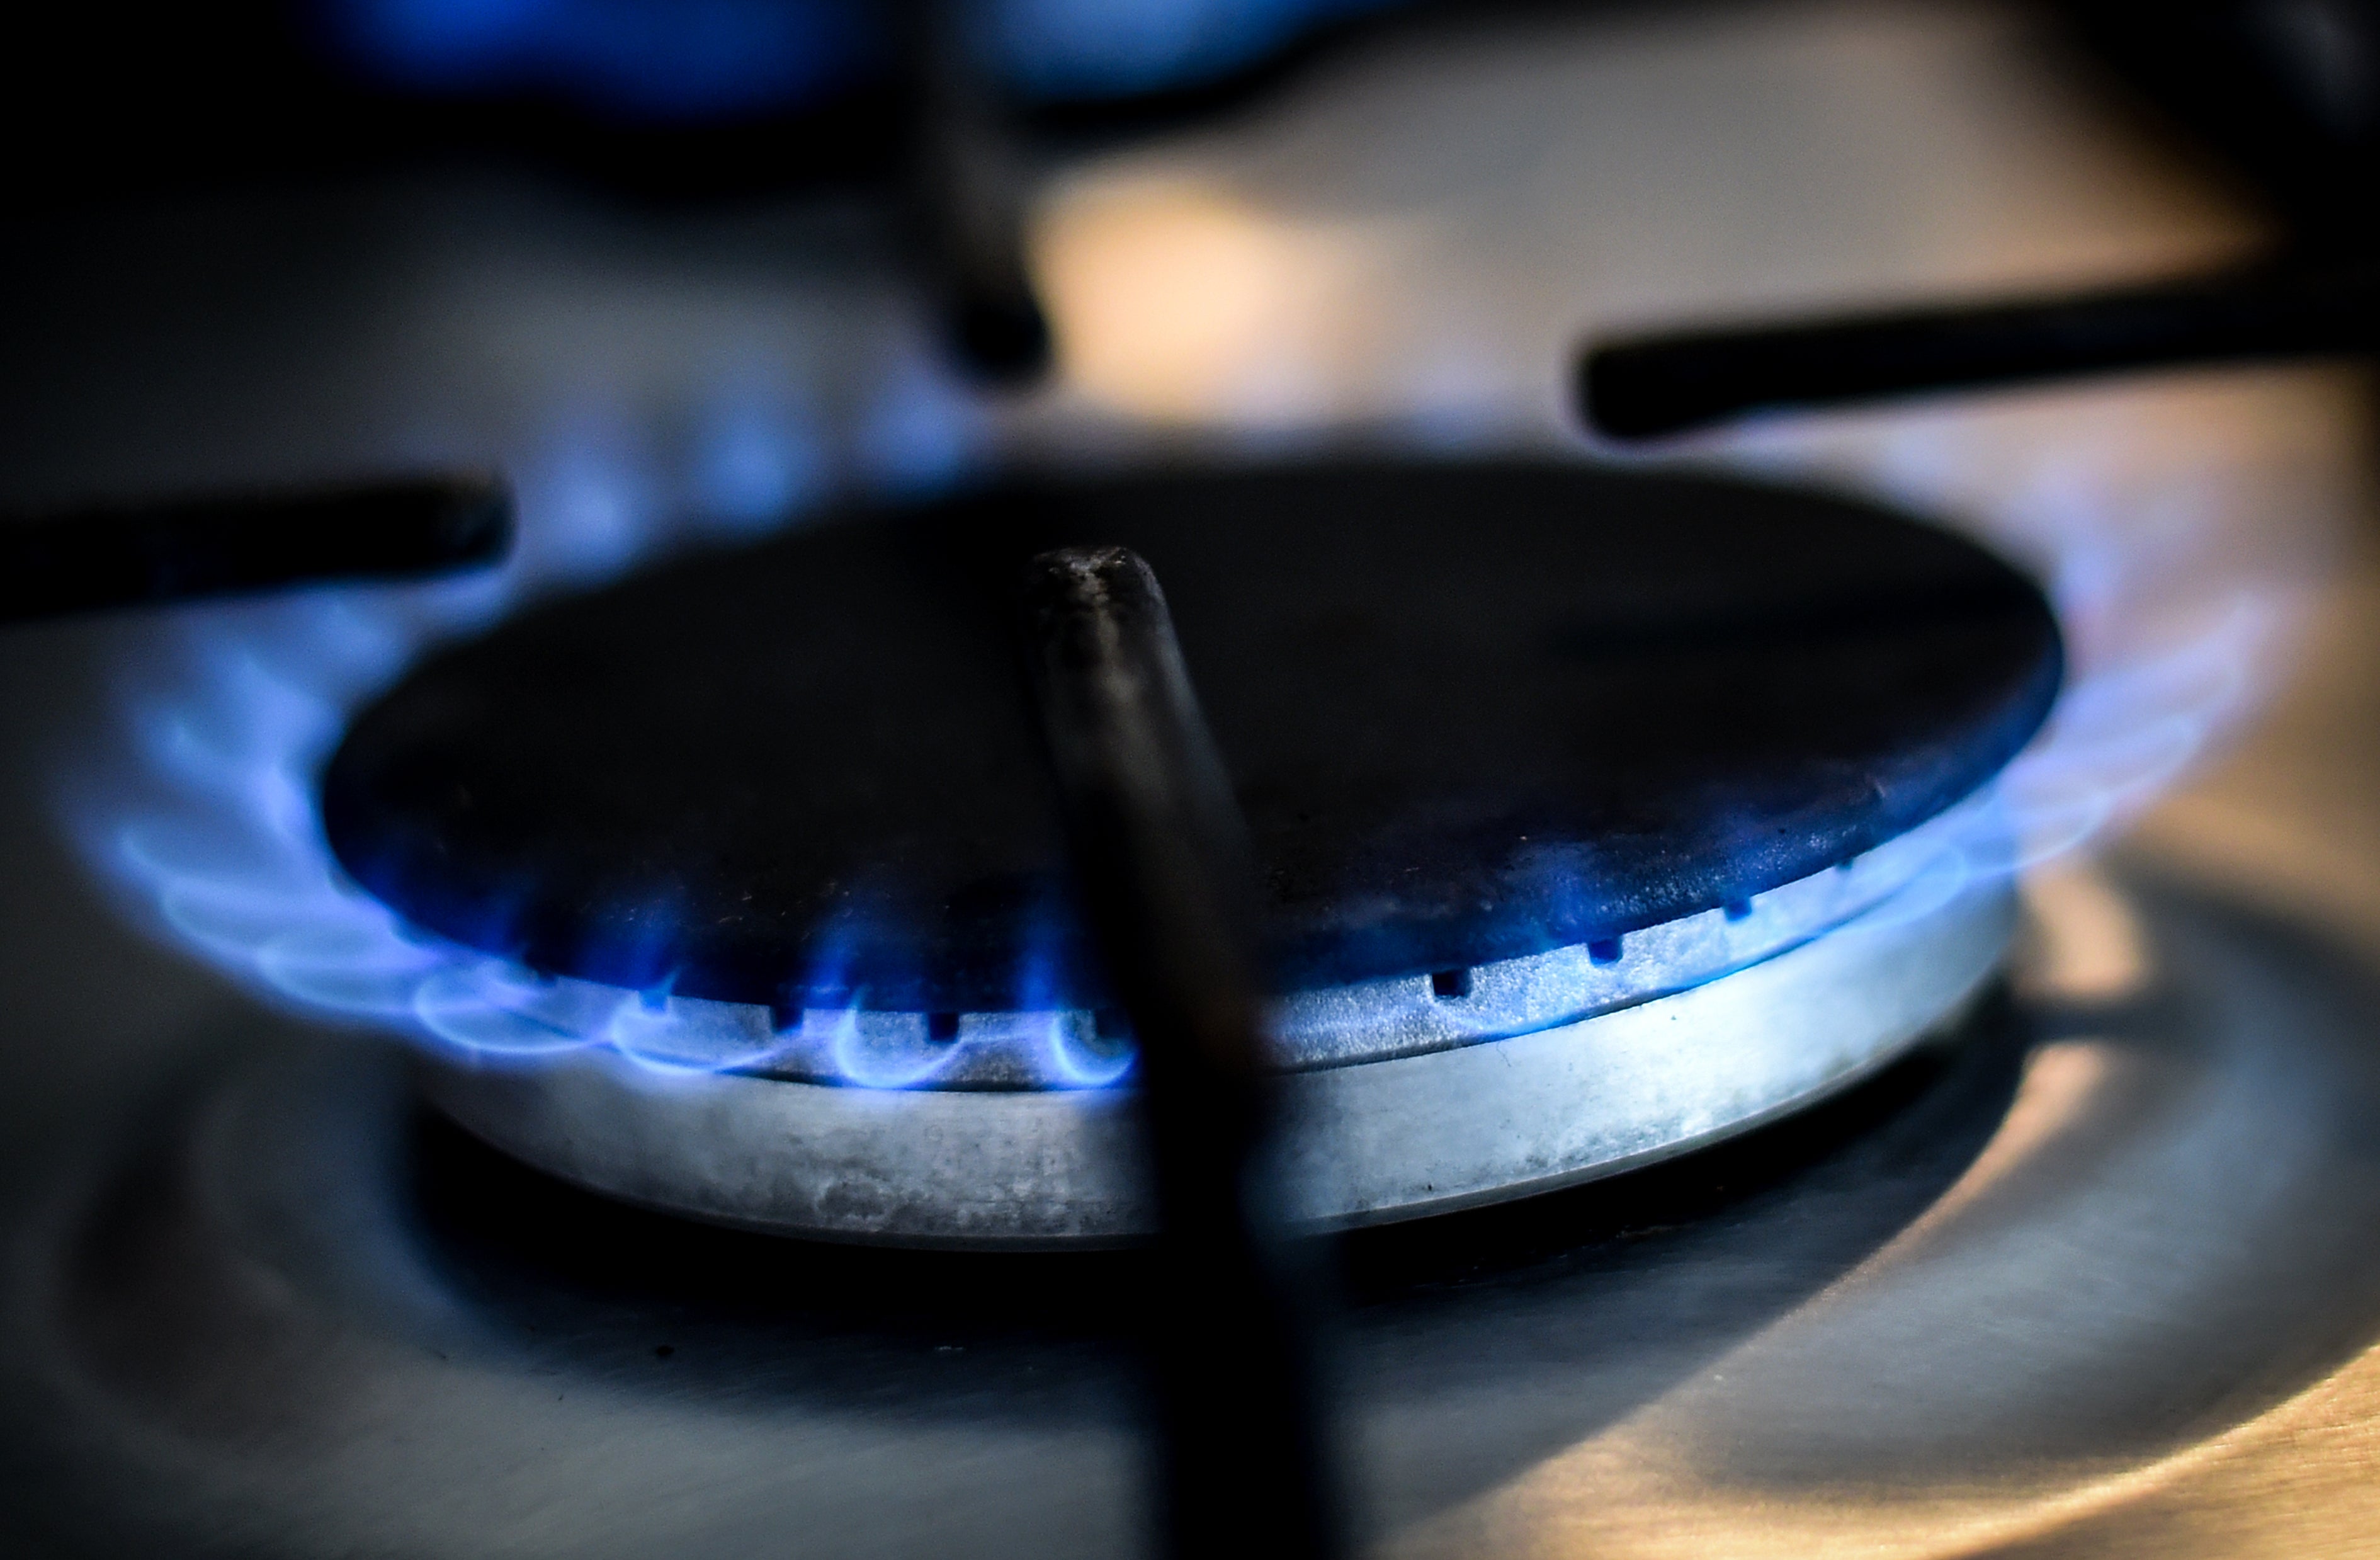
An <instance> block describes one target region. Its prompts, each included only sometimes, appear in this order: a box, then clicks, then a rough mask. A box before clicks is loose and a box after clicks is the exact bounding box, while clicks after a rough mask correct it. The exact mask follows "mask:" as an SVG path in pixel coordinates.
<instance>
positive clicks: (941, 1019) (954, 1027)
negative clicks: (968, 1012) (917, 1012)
mask: <svg viewBox="0 0 2380 1560" xmlns="http://www.w3.org/2000/svg"><path fill="white" fill-rule="evenodd" d="M958 1037H959V1016H958V1015H957V1014H955V1013H929V1014H927V1015H926V1038H927V1039H928V1040H930V1041H932V1042H934V1043H935V1044H936V1045H948V1044H950V1043H951V1042H953V1041H955V1040H957V1039H958Z"/></svg>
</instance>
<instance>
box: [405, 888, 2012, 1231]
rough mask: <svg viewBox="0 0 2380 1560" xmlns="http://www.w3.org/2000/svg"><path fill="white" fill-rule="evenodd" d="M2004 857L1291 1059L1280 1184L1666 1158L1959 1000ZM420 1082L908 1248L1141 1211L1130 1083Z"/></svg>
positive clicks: (1363, 1204)
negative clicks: (1353, 1056) (1743, 940)
mask: <svg viewBox="0 0 2380 1560" xmlns="http://www.w3.org/2000/svg"><path fill="white" fill-rule="evenodd" d="M2015 916H2016V897H2015V893H2014V889H2013V887H2012V885H2011V884H2010V882H2009V881H2008V880H2007V879H2006V878H2005V877H2001V876H1998V875H1997V874H1995V875H1994V876H1992V877H1990V878H1989V879H1977V880H1970V881H1967V882H1964V883H1959V884H1950V885H1946V884H1944V883H1943V882H1942V881H1941V880H1940V878H1939V877H1938V876H1928V877H1925V878H1921V879H1920V880H1919V881H1917V882H1915V883H1913V884H1910V885H1909V886H1908V887H1906V888H1904V889H1902V890H1901V891H1900V892H1899V893H1897V894H1895V895H1893V896H1890V897H1889V898H1888V899H1886V900H1884V901H1883V902H1882V903H1879V904H1877V905H1876V907H1874V908H1871V909H1869V910H1868V911H1866V912H1865V913H1864V914H1862V915H1860V916H1858V917H1856V918H1854V919H1853V920H1851V921H1849V922H1847V923H1845V924H1844V925H1842V926H1840V927H1839V928H1838V929H1837V930H1835V931H1834V932H1830V933H1828V934H1827V935H1825V936H1822V937H1818V938H1815V939H1813V940H1812V941H1809V942H1806V943H1803V944H1802V945H1799V946H1796V947H1793V948H1791V949H1789V950H1787V951H1785V952H1783V953H1780V954H1778V955H1777V956H1775V957H1771V958H1768V959H1766V960H1763V961H1762V962H1760V963H1758V964H1755V965H1753V966H1752V967H1750V968H1748V969H1740V970H1737V971H1736V972H1735V973H1733V974H1730V975H1726V976H1723V977H1721V978H1719V979H1718V980H1714V981H1707V982H1706V983H1705V984H1703V985H1699V986H1696V987H1694V988H1693V989H1691V990H1688V991H1683V992H1679V993H1675V994H1672V995H1670V996H1665V997H1660V998H1658V999H1656V1000H1654V1001H1649V1002H1644V1003H1639V1004H1637V1005H1634V1006H1631V1007H1624V1008H1621V1009H1618V1010H1616V1011H1612V1012H1606V1013H1600V1014H1597V1015H1596V1016H1594V1017H1592V1018H1585V1019H1584V1020H1581V1021H1579V1022H1576V1023H1572V1024H1566V1025H1561V1026H1559V1027H1556V1028H1551V1029H1546V1030H1537V1031H1535V1032H1532V1033H1528V1034H1523V1035H1516V1036H1513V1037H1512V1038H1510V1039H1506V1040H1500V1041H1492V1042H1486V1043H1481V1044H1474V1045H1468V1046H1463V1047H1459V1048H1456V1049H1451V1050H1442V1051H1434V1052H1430V1053H1427V1054H1419V1055H1407V1056H1401V1057H1397V1058H1395V1059H1392V1060H1388V1061H1376V1062H1363V1063H1357V1064H1353V1065H1349V1066H1336V1067H1323V1068H1319V1069H1316V1070H1310V1071H1305V1072H1300V1073H1297V1074H1294V1075H1293V1076H1292V1077H1291V1078H1290V1079H1288V1080H1287V1093H1288V1095H1289V1097H1290V1099H1291V1101H1292V1102H1293V1105H1294V1107H1295V1110H1296V1120H1295V1126H1294V1129H1293V1132H1292V1134H1291V1138H1290V1159H1291V1163H1290V1164H1289V1165H1287V1166H1286V1167H1285V1174H1284V1182H1285V1184H1286V1185H1287V1186H1288V1187H1289V1188H1291V1194H1292V1196H1293V1200H1294V1206H1295V1210H1296V1216H1297V1218H1298V1219H1299V1221H1300V1222H1302V1223H1304V1224H1306V1225H1312V1226H1316V1227H1330V1226H1342V1225H1363V1224H1374V1223H1384V1222H1388V1221H1390V1220H1396V1219H1406V1218H1413V1217H1415V1216H1418V1215H1422V1214H1427V1213H1440V1212H1446V1211H1451V1210H1453V1209H1457V1208H1463V1207H1467V1206H1472V1205H1475V1204H1479V1203H1485V1202H1492V1201H1497V1200H1502V1199H1507V1198H1512V1197H1519V1196H1524V1195H1527V1194H1529V1193H1533V1192H1538V1191H1547V1190H1551V1189H1553V1188H1558V1187H1562V1186H1567V1185H1571V1184H1573V1183H1575V1182H1579V1181H1585V1180H1590V1179H1593V1178H1595V1177H1597V1176H1608V1175H1611V1174H1613V1173H1615V1172H1617V1171H1621V1170H1624V1169H1629V1168H1632V1167H1633V1166H1635V1165H1638V1164H1646V1163H1649V1162H1651V1161H1654V1160H1658V1159H1662V1158H1666V1157H1668V1156H1670V1155H1672V1154H1676V1153H1680V1152H1684V1151H1686V1150H1688V1149H1692V1148H1694V1147H1697V1146H1700V1145H1702V1144H1705V1143H1708V1142H1711V1141H1714V1140H1718V1139H1720V1138H1724V1137H1727V1136H1729V1135H1730V1134H1733V1133H1737V1132H1741V1131H1743V1130H1746V1129H1747V1128H1750V1127H1755V1126H1757V1125H1759V1124H1761V1123H1763V1122H1765V1121H1767V1120H1770V1119H1772V1118H1774V1117H1776V1116H1779V1115H1783V1114H1785V1113H1787V1112H1789V1111H1791V1110H1793V1109H1796V1108H1798V1107H1800V1106H1803V1105H1805V1104H1808V1103H1812V1102H1814V1101H1815V1100H1816V1099H1818V1098H1821V1097H1823V1096H1825V1095H1827V1094H1829V1093H1831V1092H1833V1091H1838V1090H1840V1089H1842V1088H1844V1087H1845V1086H1847V1085H1849V1084H1850V1083H1852V1082H1853V1081H1855V1080H1857V1079H1860V1078H1862V1077H1864V1076H1866V1075H1867V1074H1869V1073H1871V1072H1873V1071H1875V1070H1876V1068H1878V1067H1880V1066H1883V1065H1885V1064H1886V1063H1887V1062H1888V1061H1890V1060H1891V1059H1892V1058H1894V1057H1895V1056H1897V1055H1900V1054H1902V1053H1903V1052H1905V1051H1907V1050H1908V1049H1909V1048H1911V1047H1912V1046H1913V1045H1914V1044H1915V1043H1916V1042H1918V1041H1920V1040H1921V1039H1923V1038H1925V1036H1926V1035H1928V1034H1930V1033H1933V1032H1936V1031H1937V1030H1940V1029H1942V1028H1944V1027H1945V1026H1946V1025H1948V1024H1949V1023H1950V1022H1952V1021H1953V1020H1955V1019H1956V1018H1958V1017H1959V1016H1960V1015H1961V1013H1963V1011H1964V1010H1965V1008H1966V1006H1967V1005H1968V1004H1969V1003H1970V1002H1971V1001H1972V1000H1973V998H1974V996H1975V995H1976V993H1978V992H1979V991H1980V990H1981V989H1982V988H1983V987H1984V985H1985V983H1986V981H1988V980H1989V979H1990V978H1991V975H1992V973H1993V971H1994V970H1995V969H1997V967H1998V963H1999V960H2000V957H2001V955H2002V954H2003V952H2004V951H2005V949H2006V948H2007V945H2008V942H2009V938H2010V934H2011V932H2012V931H2013V929H2014V925H2015ZM425 1090H426V1091H427V1093H428V1094H429V1096H430V1098H431V1100H432V1101H433V1102H434V1103H437V1104H438V1105H439V1106H440V1107H441V1108H442V1109H443V1110H444V1111H445V1112H446V1113H447V1114H448V1115H452V1116H453V1117H454V1118H455V1120H456V1121H457V1122H459V1123H461V1124H462V1125H463V1126H464V1127H467V1128H468V1129H469V1130H470V1131H472V1132H474V1133H476V1134H478V1135H479V1136H480V1137H481V1138H483V1139H485V1140H487V1141H489V1142H490V1143H492V1144H493V1145H495V1146H496V1147H498V1148H500V1149H502V1150H504V1152H508V1153H511V1154H513V1155H515V1156H516V1157H518V1158H520V1159H523V1160H525V1161H527V1162H528V1163H529V1164H534V1165H536V1166H538V1167H540V1169H543V1170H545V1171H548V1172H550V1173H552V1174H553V1175H556V1176H562V1177H563V1178H565V1179H566V1180H570V1181H574V1182H577V1183H578V1184H580V1185H582V1186H586V1187H589V1188H593V1189H595V1190H597V1191H601V1192H604V1193H607V1194H609V1195H611V1196H613V1197H617V1198H621V1199H623V1200H627V1201H630V1202H637V1203H642V1204H645V1205H648V1206H651V1207H655V1208H660V1209H664V1210H666V1211H668V1212H671V1213H681V1214H689V1215H692V1216H694V1217H698V1218H702V1219H707V1220H711V1221H714V1222H717V1223H721V1224H726V1225H741V1226H745V1227H748V1228H755V1229H762V1230H769V1231H773V1232H777V1233H782V1234H788V1235H802V1236H809V1237H822V1238H827V1239H837V1240H856V1241H872V1242H880V1243H884V1244H890V1245H905V1246H941V1247H951V1246H995V1247H1025V1248H1030V1247H1059V1246H1069V1245H1078V1244H1085V1243H1102V1242H1104V1243H1114V1242H1122V1241H1128V1240H1131V1239H1134V1238H1135V1237H1140V1236H1142V1235H1145V1234H1147V1232H1149V1231H1150V1230H1151V1229H1152V1228H1153V1227H1154V1224H1155V1220H1154V1215H1153V1213H1152V1210H1151V1207H1150V1204H1149V1200H1148V1197H1147V1191H1146V1188H1145V1187H1144V1185H1143V1182H1142V1177H1141V1175H1140V1171H1139V1157H1138V1148H1137V1142H1136V1135H1135V1117H1134V1113H1133V1110H1132V1100H1131V1097H1130V1095H1129V1094H1128V1093H1127V1092H1125V1091H1121V1090H1113V1089H1102V1090H1069V1091H949V1090H879V1089H863V1088H852V1087H838V1086H833V1085H827V1084H819V1083H808V1082H798V1081H791V1080H786V1079H774V1078H765V1077H756V1076H752V1075H748V1074H734V1073H722V1074H691V1075H677V1074H669V1073H663V1072H657V1071H655V1070H653V1069H651V1068H649V1067H645V1066H639V1065H638V1064H637V1063H636V1062H634V1061H632V1060H630V1059H628V1058H626V1057H624V1056H622V1055H621V1054H618V1053H616V1052H612V1051H608V1050H599V1049H589V1050H586V1051H581V1052H576V1053H572V1054H566V1055H564V1056H561V1057H558V1058H551V1059H547V1060H544V1061H542V1062H540V1063H539V1064H537V1065H535V1066H524V1065H522V1064H519V1063H513V1064H509V1065H507V1064H504V1063H503V1062H500V1061H497V1060H494V1059H492V1058H481V1059H480V1060H478V1061H477V1062H470V1061H466V1060H462V1059H459V1058H450V1057H438V1058H434V1059H431V1060H430V1061H428V1062H427V1063H426V1064H425Z"/></svg>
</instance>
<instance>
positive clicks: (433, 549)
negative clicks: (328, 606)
mask: <svg viewBox="0 0 2380 1560" xmlns="http://www.w3.org/2000/svg"><path fill="white" fill-rule="evenodd" d="M512 542H513V499H512V494H511V493H510V492H509V491H508V490H506V488H505V487H504V483H503V482H501V481H497V480H496V479H494V478H492V477H478V476H438V477H413V478H399V479H395V480H391V481H370V482H355V483H348V484H346V485H342V486H337V487H322V488H309V489H290V490H283V491H277V492H263V493H248V494H219V495H216V496H212V497H203V498H190V499H176V500H171V501H167V502H163V503H152V504H135V505H123V506H115V507H111V508H91V509H81V510H70V511H65V512H57V513H51V514H43V515H24V516H15V517H0V623H11V622H17V621H19V620H22V619H26V618H34V617H52V616H56V615H61V614H65V613H72V612H90V611H98V610H101V609H103V608H107V607H121V606H164V605H166V604H168V603H174V602H185V601H195V600H200V599H202V598H205V597H209V596H231V595H247V594H252V593H254V592H257V591H273V590H280V589H284V588H286V587H292V586H297V585H309V584H318V583H322V582H324V581H328V580H358V579H415V578H419V577H422V576H425V575H435V574H444V573H449V572H451V571H454V570H456V569H465V568H474V567H480V566H483V565H487V564H492V563H495V562H496V561H498V560H499V559H501V558H503V557H504V555H505V554H506V553H507V552H509V551H510V550H511V548H512Z"/></svg>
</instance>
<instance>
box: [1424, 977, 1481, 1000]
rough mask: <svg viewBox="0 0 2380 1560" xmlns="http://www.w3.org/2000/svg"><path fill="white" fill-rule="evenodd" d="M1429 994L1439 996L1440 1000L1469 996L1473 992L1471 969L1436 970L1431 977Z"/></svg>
mask: <svg viewBox="0 0 2380 1560" xmlns="http://www.w3.org/2000/svg"><path fill="white" fill-rule="evenodd" d="M1429 994H1430V995H1432V996H1434V997H1436V998H1438V999H1439V1001H1440V1002H1451V1001H1453V1000H1454V999H1455V998H1457V997H1465V996H1469V995H1470V994H1471V971H1470V970H1468V969H1440V970H1438V971H1436V972H1435V973H1433V974H1432V975H1431V976H1430V978H1429Z"/></svg>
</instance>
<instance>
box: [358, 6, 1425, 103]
mask: <svg viewBox="0 0 2380 1560" xmlns="http://www.w3.org/2000/svg"><path fill="white" fill-rule="evenodd" d="M1393 3H1395V0H980V3H978V4H977V5H975V6H971V7H969V12H970V14H969V17H968V19H969V21H970V22H971V23H972V24H973V26H972V30H973V32H974V33H975V34H976V39H977V44H978V46H979V48H980V51H981V53H982V54H983V55H984V56H985V58H986V60H987V61H988V63H989V64H990V66H991V67H992V68H993V69H995V70H996V71H997V72H998V73H999V74H1000V75H1001V76H1002V78H1003V79H1005V80H1007V81H1008V82H1009V83H1010V85H1011V86H1012V87H1013V88H1014V90H1016V91H1019V92H1020V93H1022V94H1024V95H1026V96H1028V97H1034V98H1041V99H1070V98H1071V99H1084V98H1101V97H1115V96H1123V95H1126V94H1130V93H1135V92H1146V91H1160V90H1164V89H1168V88H1176V87H1183V86H1188V85H1193V84H1196V83H1198V82H1202V81H1207V80H1211V79H1214V78H1216V77H1219V76H1222V75H1226V74H1228V73H1230V72H1232V71H1234V70H1238V69H1242V68H1244V67H1247V66H1249V65H1251V64H1253V63H1255V62H1257V60H1259V59H1261V58H1262V57H1263V56H1264V55H1267V54H1269V53H1271V52H1273V51H1275V50H1278V49H1280V48H1281V47H1282V46H1283V45H1285V44H1287V43H1290V42H1292V41H1293V39H1295V38H1296V37H1297V36H1298V35H1299V34H1300V33H1302V32H1305V30H1308V29H1310V28H1313V27H1315V26H1317V25H1318V24H1320V23H1323V22H1326V21H1329V20H1331V19H1333V18H1338V17H1341V16H1344V15H1349V14H1352V13H1356V12H1361V11H1367V10H1378V9H1384V8H1386V7H1387V6H1390V5H1391V4H1393ZM325 9H326V16H325V18H324V19H325V21H326V23H327V30H328V32H329V33H330V35H331V37H332V38H333V39H334V42H335V43H337V45H338V46H339V47H340V48H341V50H342V51H343V52H344V53H346V55H348V56H350V57H351V58H353V59H355V60H356V61H357V62H358V63H359V64H360V65H362V66H363V67H365V68H366V69H368V70H370V71H371V72H372V73H373V74H375V75H377V76H380V77H381V78H383V79H386V80H389V81H392V82H394V83H395V84H397V85H400V86H405V87H409V88H412V89H414V90H417V91H440V92H476V91H509V92H519V91H553V92H560V93H562V94H564V95H566V96H569V97H572V98H575V99H577V100H578V101H581V102H583V103H586V104H590V105H591V106H594V107H596V108H599V109H602V110H604V111H607V112H610V113H613V114H618V115H623V116H628V117H632V118H645V119H663V120H672V119H674V120H683V119H700V118H709V117H719V116H735V115H749V114H753V113H756V112H764V111H769V110H783V109H797V108H802V107H805V106H809V105H813V104H819V103H821V102H824V101H825V100H827V99H830V98H832V97H833V96H834V95H836V94H837V93H838V92H841V91H846V90H848V89H850V88H852V87H854V86H857V85H863V84H866V83H868V82H869V81H873V80H877V79H881V78H882V77H883V76H884V74H885V72H886V69H887V67H888V66H889V64H890V61H891V56H892V40H891V38H890V35H889V28H888V27H887V25H886V22H887V17H888V15H890V14H891V13H892V8H891V7H889V6H879V5H871V4H868V3H867V0H327V4H326V7H325Z"/></svg>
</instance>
